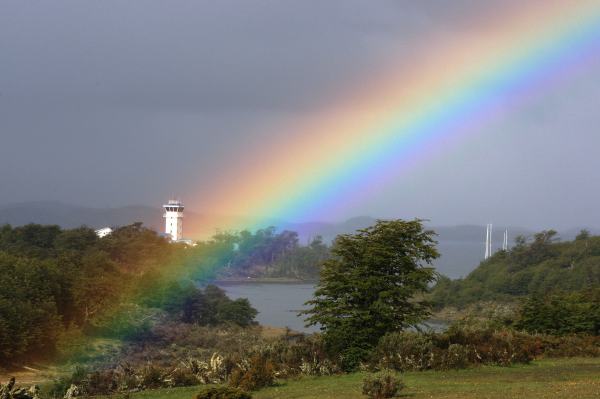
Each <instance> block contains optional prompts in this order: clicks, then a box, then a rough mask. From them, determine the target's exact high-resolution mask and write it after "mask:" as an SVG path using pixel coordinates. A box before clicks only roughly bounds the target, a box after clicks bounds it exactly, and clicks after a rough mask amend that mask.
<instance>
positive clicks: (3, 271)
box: [0, 224, 256, 361]
mask: <svg viewBox="0 0 600 399" xmlns="http://www.w3.org/2000/svg"><path fill="white" fill-rule="evenodd" d="M217 252H218V245H217V244H215V243H214V242H213V243H212V244H210V243H209V244H204V245H202V246H199V248H193V249H192V248H187V247H185V246H183V245H179V244H169V243H168V242H167V241H166V240H165V239H163V238H162V237H160V236H158V235H157V234H156V233H155V232H153V231H151V230H149V229H146V228H144V227H142V226H141V224H133V225H130V226H124V227H121V228H117V229H116V230H115V231H114V232H113V233H112V234H111V235H109V236H107V237H104V238H102V239H100V238H98V237H97V236H96V234H95V232H94V230H92V229H89V228H86V227H81V228H77V229H71V230H62V229H60V228H59V227H57V226H40V225H33V224H32V225H27V226H23V227H16V228H12V227H11V226H4V227H2V228H1V229H0V276H1V277H2V278H0V360H2V361H15V360H20V361H24V360H26V359H28V358H32V357H33V358H38V359H39V358H41V357H47V356H52V355H53V354H54V353H55V352H56V350H57V349H59V348H58V347H57V345H58V344H59V343H60V342H61V341H67V342H68V341H69V338H70V337H72V336H73V334H74V333H75V335H77V334H79V335H87V336H90V335H102V336H118V337H120V338H131V339H133V338H135V337H136V336H139V335H140V334H142V335H143V334H145V332H146V331H147V330H148V329H149V328H150V326H151V325H152V324H153V323H154V322H156V321H157V320H164V319H172V320H179V321H182V322H186V323H196V324H200V325H217V324H222V323H234V324H237V325H240V326H247V325H250V324H252V323H253V320H254V317H255V316H256V310H255V309H253V308H252V307H251V306H250V304H249V302H248V301H247V300H245V299H238V300H235V301H233V300H230V299H229V298H227V296H226V295H225V293H224V292H223V291H222V290H221V289H219V288H218V287H215V286H211V285H209V286H206V287H205V288H203V289H200V288H197V287H196V285H195V283H192V281H191V280H190V279H189V276H195V275H196V273H195V270H197V269H199V270H205V269H208V270H214V269H216V267H215V264H214V263H211V262H216V261H218V260H219V258H218V257H216V256H211V254H214V253H217ZM217 265H218V264H217Z"/></svg>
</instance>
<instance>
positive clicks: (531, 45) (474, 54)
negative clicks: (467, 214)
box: [112, 0, 600, 327]
mask: <svg viewBox="0 0 600 399" xmlns="http://www.w3.org/2000/svg"><path fill="white" fill-rule="evenodd" d="M481 18H482V19H481V20H479V21H477V22H478V25H479V26H482V25H485V26H486V29H485V31H484V32H482V33H481V34H480V35H478V37H471V36H465V37H453V38H446V37H440V38H435V40H433V41H432V43H433V44H430V45H428V46H427V49H426V51H424V52H423V53H422V54H421V55H420V57H419V59H418V60H416V61H415V62H413V63H412V66H411V67H409V68H407V67H405V66H403V65H404V64H403V63H398V64H397V65H392V66H391V67H390V68H389V72H388V73H385V74H383V75H382V77H381V78H379V79H375V80H372V81H368V82H367V83H366V84H364V83H363V84H362V85H360V87H361V88H360V89H356V90H354V89H353V88H352V89H351V90H349V92H350V93H353V95H351V96H345V98H344V100H343V101H340V103H338V104H335V105H334V106H332V107H330V108H328V109H326V110H323V111H322V112H319V113H318V115H315V116H314V118H311V119H310V120H309V121H306V122H304V123H303V124H302V125H300V126H294V127H285V126H284V127H282V128H281V129H279V130H281V131H283V132H285V133H286V134H285V135H282V137H281V139H280V140H278V141H276V142H273V143H270V144H269V146H268V148H256V149H249V150H248V151H247V153H248V154H249V155H248V156H244V155H243V154H240V155H238V156H236V157H235V160H236V162H237V166H234V167H231V168H230V169H228V170H226V171H224V172H221V173H218V176H216V179H218V181H216V182H215V184H214V185H213V186H212V187H211V190H210V192H201V193H198V194H197V198H194V199H192V201H190V200H189V199H186V202H187V203H188V205H189V204H190V202H191V204H192V208H196V209H201V210H206V211H207V212H211V213H212V214H214V215H217V216H214V217H211V218H210V219H208V220H205V221H204V224H205V225H204V226H203V228H202V229H198V231H197V232H196V234H195V235H196V236H203V238H206V237H209V236H210V235H212V234H213V233H214V232H215V229H223V230H240V229H250V230H253V229H256V228H261V227H266V226H267V225H268V223H269V221H271V220H273V219H277V218H280V219H283V220H288V221H295V220H307V219H311V218H313V219H318V218H319V216H321V215H323V214H324V213H327V214H331V213H334V212H336V211H339V209H342V208H344V207H346V208H350V209H351V207H352V206H353V205H354V204H356V203H357V202H359V201H361V200H363V199H364V198H368V197H369V196H371V195H373V194H374V193H376V192H377V191H378V190H380V189H381V188H382V187H384V186H385V185H386V184H387V183H388V182H389V181H391V180H392V179H394V178H396V177H397V176H399V175H400V174H402V173H406V171H408V170H410V168H411V167H415V166H417V165H418V164H419V163H420V162H423V161H424V160H426V159H428V158H429V157H431V156H433V155H435V154H437V153H441V152H443V151H444V150H445V148H447V146H448V145H449V144H452V143H455V142H457V141H459V140H461V139H462V138H464V137H467V136H468V135H470V134H475V133H476V132H478V131H479V129H478V128H479V127H481V126H483V125H484V124H486V123H489V121H490V120H492V119H493V118H498V117H500V116H502V115H503V113H505V112H510V110H511V109H516V108H517V107H518V106H519V104H521V103H522V102H523V101H525V100H527V99H528V98H530V97H532V96H539V95H541V94H543V93H544V90H546V89H547V88H551V87H553V86H555V85H556V84H557V83H558V82H560V81H561V80H565V79H569V78H570V77H571V76H573V75H574V74H576V73H577V72H578V71H581V70H588V69H589V68H590V67H591V66H592V65H597V63H598V61H599V60H600V51H599V50H600V1H599V0H577V1H576V2H574V1H568V0H547V1H546V0H545V1H540V2H536V4H535V5H527V6H524V5H520V6H519V8H518V10H506V13H505V14H502V15H492V16H490V15H488V16H483V17H481ZM356 87H359V85H357V86H356ZM261 145H262V143H261ZM218 215H221V216H218ZM223 215H226V216H223ZM187 234H189V232H187ZM230 249H231V248H228V250H230ZM223 252H224V253H225V252H227V251H223ZM205 256H206V257H207V259H202V260H201V261H200V262H197V259H190V260H188V261H186V262H184V264H170V265H165V268H164V270H167V271H168V273H167V274H166V275H165V277H164V278H169V279H170V280H173V281H177V280H179V281H181V280H188V281H189V279H190V278H191V279H201V280H204V281H210V280H211V279H212V278H214V276H215V275H216V272H218V270H219V269H220V268H222V267H223V264H224V263H225V261H223V259H222V256H223V254H221V253H219V250H216V251H214V252H211V253H209V254H205ZM156 295H157V297H158V296H159V295H161V294H160V293H156ZM127 301H130V302H131V303H134V304H135V297H134V294H133V293H125V295H124V302H127ZM127 314H128V313H127V311H125V310H121V309H119V308H117V309H114V312H113V314H112V317H113V319H114V321H113V324H114V326H115V327H117V326H119V325H120V324H121V323H122V322H123V319H127V318H128V316H127Z"/></svg>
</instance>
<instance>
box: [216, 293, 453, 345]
mask: <svg viewBox="0 0 600 399" xmlns="http://www.w3.org/2000/svg"><path fill="white" fill-rule="evenodd" d="M219 287H221V288H222V289H224V290H225V292H226V293H227V295H228V296H229V297H230V298H232V299H238V298H248V300H249V301H250V304H251V305H252V306H253V307H254V308H255V309H256V310H258V312H259V313H258V316H256V320H257V321H258V322H259V323H260V324H262V325H265V326H272V327H289V328H291V329H292V330H294V331H300V332H307V333H311V332H317V331H319V328H318V327H317V326H311V327H305V326H304V319H303V317H298V311H300V310H303V309H306V306H304V303H305V302H306V301H308V300H310V299H312V296H313V292H314V291H315V285H314V284H296V283H292V284H283V283H267V284H264V283H220V284H219ZM423 328H425V329H427V328H432V329H433V330H435V331H442V330H445V329H446V328H447V324H445V323H443V322H432V321H429V322H427V323H426V325H423Z"/></svg>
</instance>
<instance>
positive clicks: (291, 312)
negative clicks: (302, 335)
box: [219, 283, 319, 332]
mask: <svg viewBox="0 0 600 399" xmlns="http://www.w3.org/2000/svg"><path fill="white" fill-rule="evenodd" d="M219 287H221V288H222V289H224V290H225V292H227V295H228V296H229V297H230V298H232V299H237V298H248V300H249V301H250V303H251V304H252V306H253V307H254V308H255V309H256V310H258V312H259V313H258V316H256V320H257V321H258V322H259V323H260V324H263V325H267V326H273V327H289V328H291V329H292V330H295V331H302V332H315V331H318V330H319V329H318V327H315V326H313V327H308V328H307V327H305V326H304V319H303V317H298V312H299V311H300V310H303V309H306V306H304V303H305V302H306V301H308V300H310V299H311V298H312V295H313V292H314V290H315V286H314V284H279V283H268V284H261V283H220V284H219Z"/></svg>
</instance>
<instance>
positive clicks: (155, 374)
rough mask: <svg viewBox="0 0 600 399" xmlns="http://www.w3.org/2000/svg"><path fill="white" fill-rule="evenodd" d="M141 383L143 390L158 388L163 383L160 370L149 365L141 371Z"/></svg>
mask: <svg viewBox="0 0 600 399" xmlns="http://www.w3.org/2000/svg"><path fill="white" fill-rule="evenodd" d="M140 380H141V383H142V387H144V388H160V387H161V386H162V383H163V378H162V373H161V371H160V369H158V368H156V367H154V366H153V365H151V364H149V365H147V366H146V367H144V368H143V369H142V370H141V378H140Z"/></svg>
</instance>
